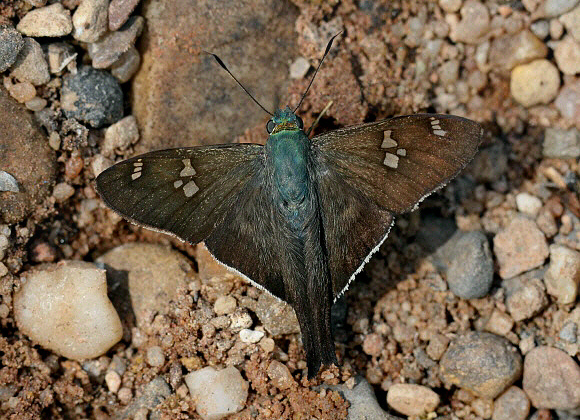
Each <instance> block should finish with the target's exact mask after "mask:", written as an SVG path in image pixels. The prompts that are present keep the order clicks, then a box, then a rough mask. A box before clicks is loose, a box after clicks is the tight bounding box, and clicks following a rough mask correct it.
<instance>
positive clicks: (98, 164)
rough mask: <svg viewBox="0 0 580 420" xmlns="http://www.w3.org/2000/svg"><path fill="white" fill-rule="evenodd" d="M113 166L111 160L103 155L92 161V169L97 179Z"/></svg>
mask: <svg viewBox="0 0 580 420" xmlns="http://www.w3.org/2000/svg"><path fill="white" fill-rule="evenodd" d="M112 165H113V161H112V160H111V159H108V158H106V157H104V156H103V155H96V156H95V157H94V158H93V160H92V161H91V169H92V171H93V176H94V177H95V178H96V177H98V176H99V174H100V173H101V172H103V171H104V170H105V169H107V168H109V167H111V166H112Z"/></svg>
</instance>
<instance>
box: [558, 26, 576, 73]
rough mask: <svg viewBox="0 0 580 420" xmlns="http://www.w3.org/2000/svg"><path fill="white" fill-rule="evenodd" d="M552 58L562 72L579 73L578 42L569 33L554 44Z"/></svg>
mask: <svg viewBox="0 0 580 420" xmlns="http://www.w3.org/2000/svg"><path fill="white" fill-rule="evenodd" d="M554 58H555V59H556V64H557V65H558V68H559V69H560V70H561V71H562V73H564V74H569V75H574V74H576V73H580V42H579V41H576V40H575V39H574V38H573V37H572V36H570V35H567V36H565V37H564V39H563V40H561V41H560V42H558V44H557V45H556V48H555V49H554Z"/></svg>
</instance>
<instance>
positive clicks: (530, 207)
mask: <svg viewBox="0 0 580 420" xmlns="http://www.w3.org/2000/svg"><path fill="white" fill-rule="evenodd" d="M516 206H517V207H518V211H520V212H522V213H525V214H527V215H529V216H532V217H536V216H537V215H538V212H539V211H540V209H541V208H542V200H540V199H539V198H538V197H536V196H535V195H532V194H530V193H527V192H521V193H519V194H518V195H516Z"/></svg>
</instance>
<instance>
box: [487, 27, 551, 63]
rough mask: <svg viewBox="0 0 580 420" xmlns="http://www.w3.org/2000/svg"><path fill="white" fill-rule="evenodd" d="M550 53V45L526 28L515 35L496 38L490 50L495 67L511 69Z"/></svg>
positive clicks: (490, 58)
mask: <svg viewBox="0 0 580 420" xmlns="http://www.w3.org/2000/svg"><path fill="white" fill-rule="evenodd" d="M546 55H548V47H547V46H546V44H544V43H543V42H542V41H541V40H540V39H538V37H536V35H534V34H533V33H532V32H531V31H530V30H528V29H524V30H523V31H520V32H519V33H517V34H515V35H513V34H510V35H504V36H502V37H498V38H495V39H494V40H493V41H492V43H491V47H490V51H489V62H490V64H492V66H493V68H498V67H499V68H502V69H505V70H511V69H513V68H514V67H515V66H517V65H520V64H526V63H529V62H530V61H533V60H536V59H538V58H544V57H546Z"/></svg>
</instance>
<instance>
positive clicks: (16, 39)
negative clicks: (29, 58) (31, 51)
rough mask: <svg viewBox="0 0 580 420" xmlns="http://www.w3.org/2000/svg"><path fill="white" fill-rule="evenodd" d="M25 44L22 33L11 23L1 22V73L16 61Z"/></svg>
mask: <svg viewBox="0 0 580 420" xmlns="http://www.w3.org/2000/svg"><path fill="white" fill-rule="evenodd" d="M23 46H24V40H23V39H22V35H20V32H18V31H17V30H16V29H14V28H13V27H12V26H10V25H2V24H0V73H2V72H4V71H6V70H8V68H9V67H10V66H11V65H12V64H13V63H14V62H15V61H16V57H17V56H18V53H19V52H20V50H21V49H22V47H23Z"/></svg>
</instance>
